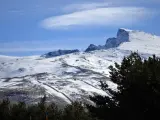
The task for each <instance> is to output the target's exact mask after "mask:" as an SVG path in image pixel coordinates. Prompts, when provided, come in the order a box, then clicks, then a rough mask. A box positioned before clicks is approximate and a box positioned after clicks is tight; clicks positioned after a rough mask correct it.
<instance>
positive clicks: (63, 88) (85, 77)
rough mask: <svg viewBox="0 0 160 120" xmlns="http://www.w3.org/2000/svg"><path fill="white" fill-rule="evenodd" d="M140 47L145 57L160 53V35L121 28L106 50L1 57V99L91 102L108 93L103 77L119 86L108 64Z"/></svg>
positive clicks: (106, 45)
mask: <svg viewBox="0 0 160 120" xmlns="http://www.w3.org/2000/svg"><path fill="white" fill-rule="evenodd" d="M101 47H102V46H101ZM104 47H105V49H104ZM108 48H109V49H108ZM137 50H138V51H139V53H140V54H141V55H142V57H145V58H146V57H149V56H151V55H152V54H156V55H158V56H160V37H158V36H154V35H151V34H148V33H144V32H140V31H132V30H127V29H119V30H118V32H117V37H116V38H109V39H108V40H107V42H106V44H105V45H104V46H103V47H102V49H99V50H94V51H91V52H76V53H72V54H67V55H61V56H57V57H49V58H45V57H41V56H29V57H9V56H0V98H3V97H5V96H7V97H9V98H11V99H13V100H25V101H26V102H28V103H30V102H37V101H38V99H39V98H40V97H42V96H43V95H44V94H46V95H47V97H48V100H49V101H55V102H56V103H57V104H67V103H71V102H72V101H75V100H80V101H85V102H89V100H88V96H89V95H94V94H101V95H108V94H106V93H105V92H104V91H102V90H101V89H100V87H99V81H101V80H102V81H106V82H107V83H108V84H109V87H111V88H112V89H116V85H114V84H113V83H112V82H110V80H109V78H108V77H109V70H108V67H109V66H110V65H114V62H118V63H120V62H121V60H122V58H123V57H124V56H126V55H129V54H130V52H131V51H137Z"/></svg>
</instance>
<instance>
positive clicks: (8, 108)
mask: <svg viewBox="0 0 160 120" xmlns="http://www.w3.org/2000/svg"><path fill="white" fill-rule="evenodd" d="M109 68H110V79H111V81H112V82H114V83H115V84H117V85H118V88H117V91H113V90H111V89H109V88H108V85H107V84H105V83H104V82H101V88H102V89H103V90H104V91H106V92H107V93H108V92H109V93H110V94H111V96H110V97H107V96H94V97H90V99H91V100H92V101H93V102H94V103H95V105H94V106H91V105H84V104H81V103H78V102H75V103H72V104H71V105H67V106H66V107H65V108H64V109H58V107H57V106H56V105H55V104H54V103H52V104H49V105H47V104H46V98H45V97H44V98H43V99H41V101H40V102H39V103H38V104H35V105H29V106H28V105H26V104H25V103H24V102H19V103H18V104H11V103H10V101H9V100H8V99H6V100H3V101H1V102H0V120H119V119H122V120H146V119H149V120H151V119H159V112H160V59H159V58H157V57H156V56H152V57H149V58H148V59H147V60H144V59H142V58H141V57H140V55H139V54H137V53H132V54H131V55H130V56H128V57H125V58H124V59H123V60H122V63H121V64H117V63H115V66H110V67H109Z"/></svg>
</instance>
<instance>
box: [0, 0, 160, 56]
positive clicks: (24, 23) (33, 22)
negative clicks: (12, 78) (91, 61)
mask: <svg viewBox="0 0 160 120" xmlns="http://www.w3.org/2000/svg"><path fill="white" fill-rule="evenodd" d="M159 6H160V1H159V0H0V54H3V55H14V56H28V55H36V54H43V53H46V52H48V51H53V50H56V49H74V48H78V49H80V50H83V49H85V48H86V47H87V46H88V45H89V44H90V43H93V44H104V43H105V41H106V39H107V38H108V37H114V36H116V32H117V29H118V28H121V27H123V28H129V29H133V30H142V31H145V32H149V33H152V34H155V35H159V36H160V30H159V27H160V23H159V21H160V8H159Z"/></svg>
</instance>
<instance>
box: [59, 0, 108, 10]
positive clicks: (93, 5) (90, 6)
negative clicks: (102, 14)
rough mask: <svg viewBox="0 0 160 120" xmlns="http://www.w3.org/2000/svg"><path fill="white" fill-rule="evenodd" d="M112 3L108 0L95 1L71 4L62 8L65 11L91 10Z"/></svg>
mask: <svg viewBox="0 0 160 120" xmlns="http://www.w3.org/2000/svg"><path fill="white" fill-rule="evenodd" d="M109 5H110V3H108V2H100V3H98V2H95V3H85V4H79V3H77V4H70V5H67V6H65V7H64V8H62V11H64V12H73V11H74V12H75V11H82V10H91V9H96V8H101V7H107V6H109Z"/></svg>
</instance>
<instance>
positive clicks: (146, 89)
mask: <svg viewBox="0 0 160 120" xmlns="http://www.w3.org/2000/svg"><path fill="white" fill-rule="evenodd" d="M109 68H110V70H111V72H110V79H111V81H112V82H114V83H116V84H117V85H118V88H117V89H118V92H114V91H112V90H110V89H109V88H108V86H107V85H106V84H105V83H103V82H102V83H101V87H102V89H103V90H106V91H107V92H108V91H109V92H110V93H111V95H112V98H109V97H103V96H95V97H91V100H93V101H94V102H95V103H96V107H93V106H88V108H89V110H90V112H91V113H92V115H94V116H96V117H98V118H100V119H104V120H115V119H123V120H143V119H147V118H149V117H152V119H153V118H154V117H158V112H159V110H160V59H159V58H157V57H156V56H155V55H154V56H153V57H150V58H148V59H147V60H143V59H142V58H141V57H140V55H138V54H137V53H132V54H131V55H130V56H128V57H125V58H124V59H123V61H122V63H121V65H119V64H117V63H115V67H113V66H110V67H109Z"/></svg>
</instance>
